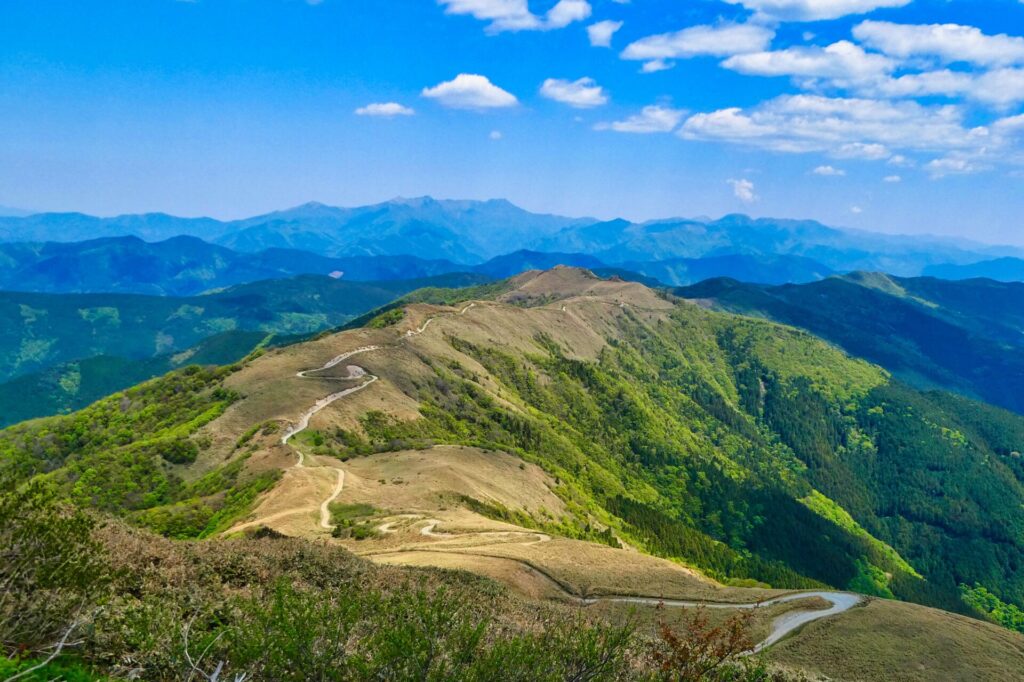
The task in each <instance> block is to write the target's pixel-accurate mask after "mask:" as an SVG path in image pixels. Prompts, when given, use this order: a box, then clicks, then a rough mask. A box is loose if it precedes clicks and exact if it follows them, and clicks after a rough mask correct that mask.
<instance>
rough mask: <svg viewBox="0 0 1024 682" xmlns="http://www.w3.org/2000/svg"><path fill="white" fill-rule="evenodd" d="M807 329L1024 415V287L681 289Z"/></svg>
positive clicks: (840, 280) (732, 285)
mask: <svg viewBox="0 0 1024 682" xmlns="http://www.w3.org/2000/svg"><path fill="white" fill-rule="evenodd" d="M676 293H677V294H678V295H680V296H682V297H684V298H689V299H697V300H701V301H702V302H704V303H705V304H707V305H711V306H714V307H716V308H719V309H722V310H728V311H732V312H737V313H742V314H745V315H756V316H760V317H767V318H769V319H773V320H776V321H778V322H781V323H784V324H790V325H794V326H797V327H802V328H804V329H807V330H808V331H810V332H811V333H813V334H816V335H817V336H820V337H822V338H824V339H827V340H829V341H831V342H833V343H835V344H837V345H839V346H841V347H842V348H844V349H845V350H846V351H847V352H849V353H851V354H852V355H856V356H859V357H863V358H867V359H868V360H870V361H872V362H875V363H878V364H879V365H882V366H883V367H885V368H886V369H888V370H889V371H891V372H893V373H894V374H896V375H897V376H898V377H900V378H901V379H903V380H905V381H907V382H909V383H912V384H914V385H916V386H919V387H922V388H942V389H946V390H952V391H957V392H959V393H963V394H965V395H968V396H973V397H977V398H981V399H982V400H985V401H986V402H989V403H992V404H994V405H998V406H1001V407H1005V408H1007V409H1010V410H1013V411H1015V412H1018V413H1024V285H1022V284H1019V283H999V282H994V281H991V280H970V281H962V282H949V281H944V280H938V279H933V278H900V277H889V276H886V275H877V274H868V273H854V274H852V275H849V276H845V277H831V278H829V279H826V280H824V281H821V282H816V283H811V284H805V285H800V286H779V287H759V286H754V285H747V284H740V283H738V282H734V281H728V280H715V281H708V282H703V283H701V284H698V285H695V286H692V287H687V288H683V289H679V290H677V291H676Z"/></svg>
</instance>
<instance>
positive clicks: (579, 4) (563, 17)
mask: <svg viewBox="0 0 1024 682" xmlns="http://www.w3.org/2000/svg"><path fill="white" fill-rule="evenodd" d="M592 11H593V10H592V9H591V7H590V3H589V2H587V0H559V2H558V4H557V5H555V6H554V7H552V8H551V9H550V10H548V13H547V17H546V19H547V20H546V22H545V24H546V27H547V28H565V27H566V26H568V25H569V24H571V23H573V22H574V21H584V20H586V19H589V18H590V13H591V12H592Z"/></svg>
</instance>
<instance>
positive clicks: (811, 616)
mask: <svg viewBox="0 0 1024 682" xmlns="http://www.w3.org/2000/svg"><path fill="white" fill-rule="evenodd" d="M393 518H394V520H392V521H389V522H387V523H384V524H382V525H380V526H378V527H377V529H376V530H377V531H378V532H380V533H384V534H394V533H397V532H398V531H397V530H395V529H394V526H395V525H396V524H397V523H399V522H401V521H402V520H406V519H417V520H419V522H422V523H425V524H426V525H424V526H423V527H422V528H421V529H420V530H419V534H420V535H421V536H424V537H430V538H437V539H438V540H439V541H438V542H435V543H431V544H430V545H425V546H421V547H414V548H409V547H403V548H398V549H394V550H383V551H376V552H369V553H367V554H366V555H365V556H386V555H388V554H405V553H410V552H426V553H430V552H440V553H449V554H450V553H459V554H467V555H470V556H482V557H490V558H494V559H502V560H505V561H512V562H515V563H518V564H521V565H523V566H525V567H526V568H527V569H529V570H531V571H532V572H534V573H536V574H538V575H540V576H541V577H542V578H544V579H546V581H547V582H548V583H549V585H550V587H551V588H552V589H553V590H554V591H556V592H557V593H559V594H560V595H561V597H562V598H563V599H566V600H568V601H571V602H575V603H576V604H579V605H580V606H592V605H594V604H599V603H606V604H607V603H611V604H638V605H643V606H661V607H667V608H698V607H703V608H709V609H757V608H762V607H763V608H768V607H771V606H776V605H778V604H787V603H790V602H794V601H800V600H802V599H813V598H815V597H817V598H820V599H823V600H825V601H827V602H829V604H830V605H831V606H829V608H827V609H796V610H793V611H789V612H787V613H784V614H782V615H780V616H778V617H777V618H775V619H774V620H773V621H772V624H771V629H770V631H769V634H768V636H767V637H766V638H765V639H763V640H762V641H760V642H758V643H757V644H756V645H755V646H754V647H753V648H752V649H751V650H750V651H748V652H747V654H748V655H753V654H757V653H760V652H761V651H763V650H765V649H767V648H768V647H770V646H772V645H773V644H776V643H778V642H779V641H781V640H782V639H784V638H786V637H787V636H788V635H790V634H792V633H793V632H795V631H797V630H799V629H800V628H802V627H803V626H805V625H807V624H808V623H813V622H814V621H817V620H821V619H823V618H829V617H831V616H836V615H839V614H841V613H844V612H846V611H849V610H850V609H852V608H853V607H855V606H857V605H858V604H861V603H863V602H864V601H865V597H863V596H862V595H859V594H853V593H850V592H833V591H810V592H795V593H792V594H785V595H782V596H779V597H773V598H771V599H767V600H765V601H761V602H747V603H742V602H741V603H731V602H714V601H695V600H684V599H665V598H662V597H643V596H636V595H604V596H601V597H580V596H579V595H577V594H575V593H573V592H572V590H571V588H570V587H569V586H567V585H566V584H564V583H563V582H562V581H561V580H558V579H557V578H555V577H554V576H553V575H551V574H550V573H548V572H547V571H546V570H544V569H542V568H541V567H539V566H537V565H535V564H534V563H533V562H531V561H528V560H525V559H516V558H514V557H510V556H506V555H500V554H487V553H484V552H472V551H468V550H472V549H474V548H485V547H487V546H488V545H493V544H499V543H500V540H497V538H499V537H502V536H504V537H506V538H507V537H509V536H532V537H535V538H537V539H536V540H534V541H532V542H525V541H524V542H515V543H507V542H506V543H501V544H516V545H521V546H530V545H536V544H539V543H541V542H550V541H551V536H550V535H547V534H546V533H540V532H536V531H482V532H474V533H442V532H438V531H437V530H436V529H437V526H438V525H439V524H440V523H441V521H439V520H437V519H430V518H425V517H423V516H422V515H419V514H401V515H399V516H396V517H393ZM471 538H495V540H496V542H494V543H482V544H478V545H471V546H468V547H451V548H449V547H445V545H446V544H449V543H452V542H456V541H459V540H466V539H471ZM460 550H462V551H460Z"/></svg>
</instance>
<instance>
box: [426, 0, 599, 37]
mask: <svg viewBox="0 0 1024 682" xmlns="http://www.w3.org/2000/svg"><path fill="white" fill-rule="evenodd" d="M438 3H439V4H441V5H443V6H444V8H445V12H446V13H448V14H463V15H469V16H472V17H473V18H475V19H479V20H481V21H489V22H490V24H488V26H487V32H488V33H501V32H504V31H549V30H552V29H558V28H564V27H566V26H568V25H569V24H571V23H573V22H576V21H585V20H586V19H588V18H590V15H591V13H592V11H593V9H592V8H591V6H590V3H589V2H587V0H559V2H558V3H556V4H555V5H554V6H553V7H552V8H551V9H549V10H548V11H547V13H546V14H544V15H537V14H534V13H533V12H531V11H530V7H529V4H528V3H527V0H438Z"/></svg>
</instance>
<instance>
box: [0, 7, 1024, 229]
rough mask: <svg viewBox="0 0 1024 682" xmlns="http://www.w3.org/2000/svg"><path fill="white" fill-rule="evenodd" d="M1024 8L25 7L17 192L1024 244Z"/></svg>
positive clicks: (18, 60)
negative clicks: (484, 202) (446, 204)
mask: <svg viewBox="0 0 1024 682" xmlns="http://www.w3.org/2000/svg"><path fill="white" fill-rule="evenodd" d="M1022 112H1024V2H1022V1H1021V0H728V1H724V0H722V1H720V0H691V1H683V0H631V1H630V2H624V1H617V0H529V2H527V0H387V1H385V0H321V1H320V2H305V1H303V0H259V1H245V0H196V1H194V2H182V1H179V0H64V1H59V0H4V2H3V3H2V5H0V204H5V205H9V206H18V207H24V208H29V209H38V210H80V211H84V212H89V213H98V214H104V215H109V214H115V213H123V212H142V211H166V212H171V213H176V214H182V215H200V214H205V215H213V216H216V217H237V216H243V215H251V214H255V213H259V212H262V211H266V210H271V209H276V208H281V207H286V206H290V205H295V204H298V203H302V202H304V201H308V200H318V201H323V202H326V203H332V204H339V205H355V204H363V203H370V202H375V201H381V200H385V199H388V198H391V197H394V196H398V195H402V196H417V195H422V194H430V195H433V196H436V197H450V198H490V197H505V198H508V199H510V200H512V201H514V202H516V203H518V204H520V205H522V206H524V207H526V208H529V209H531V210H537V211H549V212H557V213H564V214H571V215H594V216H597V217H605V218H610V217H615V216H623V217H627V218H632V219H645V218H654V217H666V216H673V215H684V216H697V215H712V216H717V215H721V214H723V213H728V212H747V213H751V214H754V215H772V216H782V217H812V218H817V219H820V220H823V221H825V222H828V223H831V224H836V225H846V226H852V227H861V228H866V229H873V230H880V231H888V232H904V233H916V232H922V233H924V232H927V233H935V234H946V235H956V236H961V237H966V238H973V239H980V240H985V241H993V242H1005V243H1016V244H1022V243H1024V224H1022V219H1021V216H1022V215H1024V115H1022Z"/></svg>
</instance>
